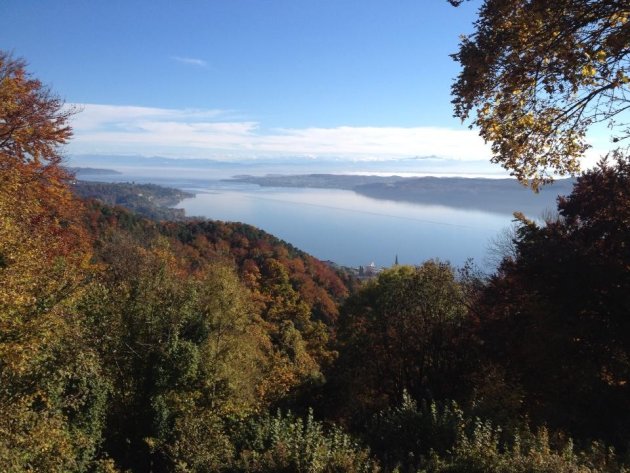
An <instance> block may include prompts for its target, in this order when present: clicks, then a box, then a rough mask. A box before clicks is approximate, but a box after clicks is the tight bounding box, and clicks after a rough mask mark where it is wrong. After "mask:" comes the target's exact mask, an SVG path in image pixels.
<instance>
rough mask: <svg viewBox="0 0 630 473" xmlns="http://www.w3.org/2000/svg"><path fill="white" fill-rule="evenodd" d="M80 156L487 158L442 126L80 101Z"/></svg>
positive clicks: (76, 123) (475, 142)
mask: <svg viewBox="0 0 630 473" xmlns="http://www.w3.org/2000/svg"><path fill="white" fill-rule="evenodd" d="M76 105H78V106H79V107H80V108H81V109H82V110H83V112H81V113H79V114H77V115H76V116H75V117H74V120H73V127H74V130H75V138H74V140H73V142H72V144H71V148H70V149H71V150H72V151H73V152H82V153H83V152H102V151H107V152H110V153H120V154H129V153H134V154H156V153H157V154H162V155H174V154H179V155H185V156H191V157H203V158H217V157H221V158H225V157H235V158H236V157H249V158H251V157H256V156H291V155H292V156H295V155H303V156H306V155H308V156H313V157H337V158H347V159H375V158H379V159H387V158H401V157H412V156H429V155H435V156H440V157H444V158H450V159H457V160H462V161H467V160H480V159H482V160H487V159H488V157H489V156H490V153H489V148H488V146H487V145H485V144H484V143H483V141H482V140H481V138H479V136H478V135H477V133H476V132H474V131H471V130H468V129H449V128H438V127H356V126H340V127H330V128H323V127H311V128H276V129H265V128H264V126H263V124H261V123H259V122H256V121H250V120H242V119H238V118H235V117H234V114H233V113H232V112H230V111H224V110H196V109H164V108H151V107H135V106H118V105H97V104H76Z"/></svg>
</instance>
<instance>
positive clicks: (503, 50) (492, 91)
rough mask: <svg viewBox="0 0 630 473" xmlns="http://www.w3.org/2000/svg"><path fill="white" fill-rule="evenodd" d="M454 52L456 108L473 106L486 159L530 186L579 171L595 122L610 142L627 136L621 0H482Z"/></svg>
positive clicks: (626, 25)
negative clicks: (469, 31) (472, 29)
mask: <svg viewBox="0 0 630 473" xmlns="http://www.w3.org/2000/svg"><path fill="white" fill-rule="evenodd" d="M449 2H450V3H452V4H454V5H459V4H461V3H462V2H463V0H449ZM453 57H454V58H455V60H457V61H458V62H459V63H460V64H461V65H462V70H461V72H460V74H459V76H458V78H457V80H456V82H455V84H454V85H453V88H452V92H453V96H454V99H453V103H454V106H455V116H457V117H459V118H461V119H462V120H465V119H468V118H470V117H471V115H472V125H474V126H477V127H478V128H479V133H480V135H481V136H482V137H483V138H484V139H485V140H486V141H487V142H489V143H491V145H492V153H493V156H492V161H493V162H495V163H499V164H501V165H502V166H503V167H505V168H506V169H508V170H509V171H510V172H511V173H512V175H514V176H515V177H517V178H518V179H519V180H520V181H521V182H523V183H527V184H530V185H532V187H533V188H534V189H536V188H537V187H538V186H539V185H540V184H543V183H546V182H549V181H551V180H552V179H553V175H554V174H576V173H577V172H578V171H579V169H580V166H579V164H580V160H581V158H583V156H584V153H585V151H586V150H587V149H588V147H589V143H588V140H587V137H586V133H587V131H588V129H589V128H590V127H592V126H593V125H596V124H602V125H607V126H608V127H609V131H608V132H607V133H608V134H609V136H610V139H611V141H612V143H611V147H612V148H615V147H618V146H623V145H624V143H627V141H626V140H627V139H628V138H629V137H630V5H629V4H628V2H627V1H625V0H554V1H553V2H550V1H548V0H484V2H483V3H482V5H481V8H480V10H479V18H478V20H477V21H476V23H475V32H474V33H473V34H471V35H470V36H467V37H464V38H463V39H462V41H461V44H460V47H459V51H458V52H457V53H456V54H454V55H453ZM626 146H627V145H626Z"/></svg>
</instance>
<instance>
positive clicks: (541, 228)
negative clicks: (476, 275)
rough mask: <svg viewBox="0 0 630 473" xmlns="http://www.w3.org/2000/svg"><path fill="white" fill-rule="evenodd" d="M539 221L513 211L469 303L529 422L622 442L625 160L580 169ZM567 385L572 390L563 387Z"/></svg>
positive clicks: (628, 333) (627, 280) (629, 214)
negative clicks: (507, 238)
mask: <svg viewBox="0 0 630 473" xmlns="http://www.w3.org/2000/svg"><path fill="white" fill-rule="evenodd" d="M558 208H559V212H560V215H559V217H558V218H557V219H553V220H550V221H548V222H546V224H545V225H538V224H536V223H534V222H532V221H529V220H527V219H526V218H525V217H524V216H520V217H519V220H520V226H519V228H518V231H517V237H516V239H515V245H516V255H515V256H514V257H513V258H506V259H505V260H504V262H503V263H502V265H501V267H500V268H499V272H498V274H497V275H495V276H494V277H493V278H492V279H491V281H490V285H489V286H488V288H487V290H486V293H485V296H484V299H483V300H482V303H481V305H480V306H479V307H477V308H476V312H477V313H479V314H480V317H481V318H482V324H481V328H482V333H483V334H482V338H483V339H484V341H485V344H484V346H485V347H486V350H487V351H488V353H490V354H491V357H492V358H493V359H494V360H495V361H496V362H497V363H501V364H503V366H505V367H506V369H505V373H506V375H507V376H508V378H509V379H510V380H511V382H513V383H520V384H522V386H523V389H524V393H525V398H524V401H525V404H524V408H525V410H526V411H527V412H528V413H529V414H530V415H531V416H532V418H533V419H534V420H536V421H537V422H547V423H549V425H552V426H554V427H557V428H562V429H565V430H569V431H570V432H571V433H572V434H573V435H575V436H577V437H579V438H589V437H593V436H595V437H600V438H604V439H605V440H607V441H609V442H612V443H614V444H616V445H617V446H619V447H624V448H625V447H626V445H625V444H626V441H627V438H628V435H630V431H629V430H628V425H629V424H630V403H629V402H628V400H629V399H630V362H629V360H630V321H629V319H628V317H627V314H628V310H630V297H629V295H630V276H629V274H630V273H629V272H628V268H629V267H630V249H629V248H628V241H630V224H629V222H630V161H629V160H628V159H627V158H625V159H624V158H621V157H618V162H617V164H616V165H614V166H611V165H609V164H608V163H606V162H603V163H601V164H600V165H599V167H598V168H596V169H594V170H592V171H589V172H587V173H585V174H584V175H583V176H581V177H580V178H579V179H578V180H577V183H576V185H575V187H574V190H573V192H572V193H571V194H570V195H569V196H568V197H566V198H563V199H561V200H560V202H559V204H558ZM569 393H570V394H569Z"/></svg>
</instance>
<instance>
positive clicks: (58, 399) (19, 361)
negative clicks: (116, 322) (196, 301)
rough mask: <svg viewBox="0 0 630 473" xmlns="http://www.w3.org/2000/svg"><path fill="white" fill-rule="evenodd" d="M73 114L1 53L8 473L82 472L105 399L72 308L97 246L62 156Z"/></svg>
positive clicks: (1, 449) (3, 447)
mask: <svg viewBox="0 0 630 473" xmlns="http://www.w3.org/2000/svg"><path fill="white" fill-rule="evenodd" d="M69 113H70V112H69V111H68V110H67V109H66V108H65V107H64V104H63V102H62V101H61V100H60V99H58V98H56V97H54V96H53V95H52V94H51V93H50V92H49V91H48V90H47V89H46V88H45V87H44V86H43V85H42V84H41V83H40V82H39V81H37V80H35V79H33V78H31V76H30V75H29V74H28V73H27V71H26V70H25V65H24V62H23V61H21V60H17V59H14V58H13V57H12V56H11V55H10V54H8V53H4V52H0V385H1V386H2V389H1V390H0V414H1V415H0V470H2V471H83V470H85V469H86V468H87V465H88V464H89V463H90V462H91V461H92V457H93V455H94V452H95V449H96V446H97V445H98V441H99V436H100V427H99V425H100V418H101V416H102V410H103V409H104V402H105V390H104V384H103V383H102V382H101V379H102V378H101V377H100V376H99V364H98V360H97V358H96V355H95V353H94V352H93V351H92V350H91V349H89V348H88V347H85V346H84V344H83V343H82V339H83V337H82V332H83V330H84V329H85V327H84V326H83V323H82V320H81V318H80V317H78V316H77V315H76V312H75V311H74V309H73V304H74V302H75V300H76V299H77V297H78V296H79V294H80V292H81V288H82V286H83V284H84V277H85V271H86V269H87V266H88V261H89V258H90V252H89V247H90V244H89V241H88V240H87V239H86V236H85V233H84V232H83V231H82V229H81V225H80V224H79V222H78V218H80V213H81V207H80V205H79V204H78V203H77V202H76V201H75V200H74V199H73V198H72V196H71V194H70V191H69V189H68V186H67V180H68V178H69V176H68V175H67V173H66V172H65V171H64V169H63V168H62V167H61V166H60V162H61V157H60V155H59V151H58V147H59V145H62V144H64V143H65V142H66V141H67V140H68V138H69V137H70V134H71V132H70V128H69V126H68V117H69Z"/></svg>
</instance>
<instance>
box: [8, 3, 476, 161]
mask: <svg viewBox="0 0 630 473" xmlns="http://www.w3.org/2000/svg"><path fill="white" fill-rule="evenodd" d="M478 6H479V2H477V1H472V2H466V3H465V4H464V5H462V6H461V7H459V8H453V7H452V6H450V5H449V4H448V2H447V1H446V0H395V1H375V0H374V1H372V0H361V1H354V0H348V1H344V0H308V1H307V0H248V1H245V0H222V1H218V0H203V1H202V0H198V1H196V0H191V1H185V2H184V1H183V2H175V1H172V0H171V1H160V0H152V1H118V0H109V1H107V2H105V1H71V0H64V1H59V0H55V1H48V0H46V1H44V0H42V1H35V0H32V1H31V0H21V1H13V2H4V3H3V5H2V6H1V7H0V10H1V14H0V48H2V49H7V50H10V51H13V53H14V54H15V55H16V56H19V57H23V58H24V59H26V60H27V62H28V63H29V69H30V70H31V71H32V72H33V74H34V75H35V76H36V77H38V78H40V79H41V80H42V81H43V82H45V83H46V84H49V85H50V86H51V88H52V89H53V90H54V91H55V92H56V93H57V94H59V95H60V96H62V97H63V98H64V99H65V100H66V101H67V102H68V103H70V104H78V106H79V108H80V109H82V110H83V111H82V112H81V113H79V114H78V115H77V116H76V117H75V119H74V128H75V139H74V140H73V143H72V144H71V145H70V146H69V148H68V149H69V151H70V152H76V153H108V154H145V155H163V156H185V157H210V158H218V159H238V158H240V157H257V156H294V155H296V156H310V157H319V156H328V157H330V156H337V157H340V158H349V159H375V158H379V159H380V158H388V157H408V156H425V155H438V156H444V157H448V158H453V159H461V160H476V159H487V157H488V148H487V147H486V146H485V145H484V144H483V143H482V142H481V140H480V139H479V138H478V137H477V133H476V132H475V131H469V130H468V129H467V128H466V127H465V126H463V125H461V124H460V123H459V120H457V119H455V118H453V117H452V110H451V104H450V100H451V98H450V85H451V83H452V81H453V79H454V78H455V76H456V75H457V71H458V65H457V64H456V63H455V62H454V61H453V60H452V59H451V58H450V57H449V54H450V53H453V52H455V51H456V49H457V44H458V41H459V35H460V34H465V33H470V32H471V31H472V23H473V21H474V19H475V16H476V9H477V8H478Z"/></svg>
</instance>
